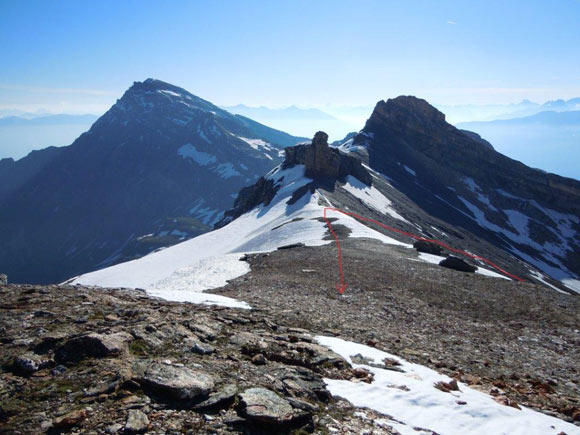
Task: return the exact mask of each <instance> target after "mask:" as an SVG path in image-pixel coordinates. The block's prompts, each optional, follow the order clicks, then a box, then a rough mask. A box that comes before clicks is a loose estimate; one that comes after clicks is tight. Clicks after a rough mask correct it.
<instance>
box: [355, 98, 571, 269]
mask: <svg viewBox="0 0 580 435" xmlns="http://www.w3.org/2000/svg"><path fill="white" fill-rule="evenodd" d="M353 144H354V145H356V146H359V147H360V146H362V147H364V148H365V149H366V150H367V151H368V156H369V157H368V159H369V165H370V167H371V168H373V169H375V170H377V171H379V172H381V173H383V174H385V175H386V176H388V177H389V178H390V179H391V180H392V183H393V186H394V187H395V188H397V189H398V190H399V191H401V192H403V193H404V194H405V195H407V196H408V197H409V198H410V199H412V200H413V201H414V202H415V203H416V204H417V205H418V206H419V207H421V208H422V209H423V210H424V211H426V212H427V213H429V214H430V215H432V216H435V217H437V218H439V219H442V220H444V221H446V222H448V223H450V224H452V225H454V226H461V227H463V228H465V229H468V230H469V231H471V232H473V233H474V234H477V235H479V236H481V237H484V238H485V239H487V240H488V241H491V242H492V243H493V244H495V245H496V246H499V247H502V248H503V249H506V250H507V251H508V252H511V253H512V254H514V255H517V256H518V257H520V258H522V259H524V260H526V261H531V260H530V259H532V264H535V265H537V266H538V267H540V268H541V269H542V270H544V271H551V272H548V273H554V274H556V275H558V274H561V278H562V277H564V276H578V274H580V256H579V255H578V254H577V253H578V252H579V251H580V182H578V181H576V180H573V179H569V178H565V177H561V176H558V175H555V174H549V173H546V172H543V171H540V170H537V169H533V168H530V167H528V166H526V165H524V164H522V163H520V162H518V161H516V160H513V159H510V158H508V157H506V156H504V155H502V154H500V153H498V152H497V151H495V150H494V149H493V147H492V146H491V144H489V143H488V142H487V141H485V140H484V139H482V138H480V137H478V136H476V135H474V134H472V133H471V132H465V131H462V130H459V129H457V128H455V127H454V126H452V125H450V124H448V123H447V122H446V121H445V115H443V114H442V113H441V112H439V111H438V110H437V109H435V108H434V107H432V106H431V105H429V103H427V102H426V101H425V100H421V99H418V98H415V97H398V98H394V99H391V100H388V101H380V102H379V103H377V105H376V107H375V110H374V112H373V114H372V116H371V117H370V118H369V120H368V121H367V123H366V125H365V127H364V129H363V130H362V131H361V133H360V134H358V135H357V136H356V138H355V139H354V141H353ZM561 271H563V272H562V273H561Z"/></svg>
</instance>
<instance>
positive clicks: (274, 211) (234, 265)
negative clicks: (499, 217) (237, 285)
mask: <svg viewBox="0 0 580 435" xmlns="http://www.w3.org/2000/svg"><path fill="white" fill-rule="evenodd" d="M268 178H270V179H272V180H274V182H275V184H276V185H277V186H279V190H278V192H277V194H276V196H275V197H274V198H273V200H272V201H271V203H270V204H269V205H268V206H265V205H261V206H258V207H257V208H255V209H253V210H251V211H249V212H248V213H246V214H244V215H242V216H240V217H239V218H237V219H235V220H234V221H232V222H231V223H229V224H228V225H226V226H225V227H223V228H220V229H218V230H215V231H212V232H210V233H206V234H203V235H201V236H199V237H196V238H194V239H191V240H188V241H186V242H183V243H180V244H178V245H174V246H172V247H170V248H167V249H164V250H162V251H159V252H155V253H152V254H149V255H147V256H145V257H142V258H139V259H137V260H133V261H129V262H127V263H121V264H117V265H115V266H112V267H109V268H106V269H102V270H98V271H96V272H92V273H88V274H85V275H81V276H79V277H77V278H75V279H74V280H73V283H74V284H76V283H78V284H83V285H96V286H101V287H130V288H143V289H145V290H146V291H147V292H148V293H149V294H151V295H154V296H159V297H162V298H164V299H168V300H174V301H189V302H196V303H212V304H219V305H226V306H234V307H242V308H248V307H249V306H248V305H247V304H245V303H243V302H239V301H236V300H234V299H230V298H225V297H223V296H217V295H207V294H206V295H203V294H201V293H200V292H202V291H204V290H208V289H212V288H217V287H221V286H224V285H225V284H227V281H228V280H231V279H233V278H236V277H239V276H241V275H244V274H245V273H247V272H248V271H249V266H248V264H247V263H246V262H242V261H239V258H240V257H241V256H242V254H243V253H248V252H268V251H273V250H276V249H277V248H278V247H279V246H282V245H287V244H292V243H304V244H305V245H308V246H318V245H323V244H327V243H330V241H329V240H323V238H324V237H325V235H326V231H327V228H326V224H325V223H324V222H323V221H322V219H321V218H322V216H323V205H319V201H320V199H321V197H320V195H319V194H318V193H313V194H310V193H307V194H305V195H304V196H303V197H302V198H300V199H299V200H298V201H296V202H295V203H294V204H291V205H290V204H288V203H287V202H288V200H289V199H290V198H291V197H292V194H293V193H294V192H295V191H296V190H297V189H299V188H301V187H303V186H305V185H306V184H308V183H310V182H311V181H312V180H311V179H310V178H307V177H305V176H304V166H295V167H293V168H289V169H285V170H281V169H279V168H276V169H274V170H273V171H272V172H271V173H270V174H269V175H268ZM333 217H336V218H337V219H339V221H340V223H341V224H342V225H344V226H346V227H348V228H349V229H350V230H351V234H350V237H367V238H374V239H377V240H380V241H382V242H384V243H390V244H397V245H403V246H409V247H410V245H407V244H404V243H401V242H398V241H397V240H395V239H392V238H390V237H388V236H385V235H383V234H381V233H379V232H377V231H374V230H372V229H370V228H368V227H366V226H364V225H362V224H361V223H359V222H357V221H356V220H354V219H353V218H351V217H349V216H344V215H342V214H340V213H336V216H333Z"/></svg>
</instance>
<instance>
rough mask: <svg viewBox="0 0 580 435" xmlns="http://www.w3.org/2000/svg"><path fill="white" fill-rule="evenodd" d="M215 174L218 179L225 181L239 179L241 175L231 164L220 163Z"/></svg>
mask: <svg viewBox="0 0 580 435" xmlns="http://www.w3.org/2000/svg"><path fill="white" fill-rule="evenodd" d="M215 172H217V173H218V174H219V176H220V177H222V178H225V179H228V178H232V177H240V176H241V175H242V174H240V173H239V172H238V171H236V170H235V169H234V165H232V164H231V163H220V164H219V165H217V167H216V168H215Z"/></svg>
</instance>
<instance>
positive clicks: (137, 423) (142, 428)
mask: <svg viewBox="0 0 580 435" xmlns="http://www.w3.org/2000/svg"><path fill="white" fill-rule="evenodd" d="M148 426H149V418H148V417H147V415H146V414H145V413H144V412H143V411H139V410H138V409H132V410H130V411H129V415H128V416H127V424H125V432H126V433H131V434H136V433H144V432H147V427H148Z"/></svg>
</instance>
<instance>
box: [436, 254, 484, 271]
mask: <svg viewBox="0 0 580 435" xmlns="http://www.w3.org/2000/svg"><path fill="white" fill-rule="evenodd" d="M439 266H443V267H446V268H447V269H453V270H458V271H460V272H471V273H473V272H475V271H476V270H477V267H475V266H473V265H471V264H469V263H468V262H467V261H465V260H463V259H461V258H458V257H453V256H452V255H450V256H449V257H447V258H446V259H445V260H441V262H440V263H439Z"/></svg>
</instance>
